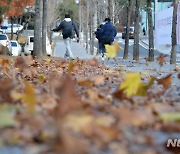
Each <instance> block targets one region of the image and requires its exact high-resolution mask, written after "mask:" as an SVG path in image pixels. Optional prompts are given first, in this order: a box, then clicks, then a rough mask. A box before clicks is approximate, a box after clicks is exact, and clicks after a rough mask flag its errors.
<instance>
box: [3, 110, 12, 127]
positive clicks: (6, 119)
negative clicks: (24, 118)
mask: <svg viewBox="0 0 180 154" xmlns="http://www.w3.org/2000/svg"><path fill="white" fill-rule="evenodd" d="M13 126H15V120H14V116H13V114H12V113H11V112H9V111H6V110H3V109H0V128H5V127H13Z"/></svg>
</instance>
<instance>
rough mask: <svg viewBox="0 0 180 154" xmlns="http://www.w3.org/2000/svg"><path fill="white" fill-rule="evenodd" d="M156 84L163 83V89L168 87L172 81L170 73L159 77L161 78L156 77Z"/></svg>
mask: <svg viewBox="0 0 180 154" xmlns="http://www.w3.org/2000/svg"><path fill="white" fill-rule="evenodd" d="M156 80H157V82H158V84H161V85H163V87H164V89H165V90H166V89H168V88H169V87H170V86H171V82H172V75H171V74H169V75H168V76H166V77H164V78H161V79H156Z"/></svg>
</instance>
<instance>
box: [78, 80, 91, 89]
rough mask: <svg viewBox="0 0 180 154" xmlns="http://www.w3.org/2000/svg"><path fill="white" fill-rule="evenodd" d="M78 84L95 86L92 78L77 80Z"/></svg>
mask: <svg viewBox="0 0 180 154" xmlns="http://www.w3.org/2000/svg"><path fill="white" fill-rule="evenodd" d="M77 84H78V85H79V86H87V87H93V82H92V81H91V80H90V79H80V80H77Z"/></svg>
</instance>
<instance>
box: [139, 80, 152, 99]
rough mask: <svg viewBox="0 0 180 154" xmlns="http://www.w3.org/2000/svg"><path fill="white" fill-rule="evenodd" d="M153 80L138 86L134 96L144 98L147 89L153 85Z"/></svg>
mask: <svg viewBox="0 0 180 154" xmlns="http://www.w3.org/2000/svg"><path fill="white" fill-rule="evenodd" d="M153 83H154V78H150V79H149V82H148V84H147V85H146V84H145V83H143V82H141V83H140V84H139V87H138V90H137V93H136V96H146V94H147V91H148V89H149V88H150V87H151V86H152V85H153Z"/></svg>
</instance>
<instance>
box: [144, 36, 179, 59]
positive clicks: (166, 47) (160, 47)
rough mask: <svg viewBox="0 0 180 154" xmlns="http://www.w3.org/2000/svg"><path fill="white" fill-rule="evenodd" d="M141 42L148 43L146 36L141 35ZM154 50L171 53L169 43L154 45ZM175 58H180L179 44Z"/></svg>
mask: <svg viewBox="0 0 180 154" xmlns="http://www.w3.org/2000/svg"><path fill="white" fill-rule="evenodd" d="M141 41H142V43H144V44H145V45H147V46H148V45H149V39H148V37H147V36H146V37H142V38H141ZM155 50H157V51H159V52H160V53H163V54H166V55H170V53H171V46H170V45H158V46H156V45H155ZM177 58H180V45H178V46H177Z"/></svg>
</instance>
